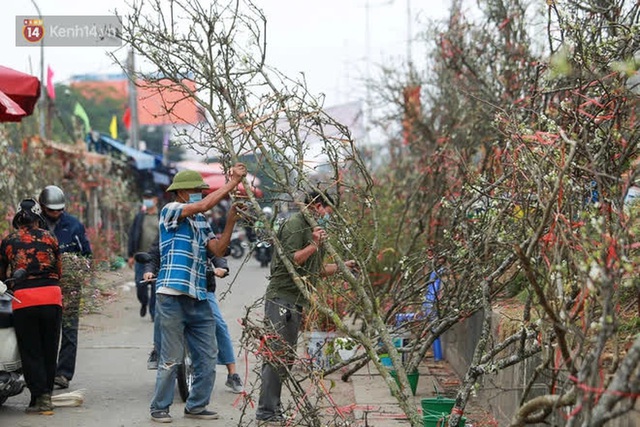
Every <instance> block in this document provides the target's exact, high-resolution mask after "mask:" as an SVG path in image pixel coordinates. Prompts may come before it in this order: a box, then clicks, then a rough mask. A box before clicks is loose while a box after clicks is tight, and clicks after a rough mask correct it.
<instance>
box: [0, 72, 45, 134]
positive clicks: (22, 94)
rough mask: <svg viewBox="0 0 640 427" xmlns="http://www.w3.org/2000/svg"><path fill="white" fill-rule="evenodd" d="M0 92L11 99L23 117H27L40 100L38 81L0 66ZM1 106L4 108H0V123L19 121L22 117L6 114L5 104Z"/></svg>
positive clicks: (30, 76) (35, 78)
mask: <svg viewBox="0 0 640 427" xmlns="http://www.w3.org/2000/svg"><path fill="white" fill-rule="evenodd" d="M0 91H2V92H4V94H5V95H7V97H9V98H11V100H12V101H13V102H15V103H16V104H17V105H18V106H19V107H20V108H21V109H22V110H23V112H24V115H25V116H29V115H31V114H32V113H33V109H34V107H35V105H36V103H37V102H38V99H39V98H40V80H38V78H37V77H34V76H32V75H29V74H25V73H21V72H20V71H16V70H13V69H11V68H7V67H3V66H1V65H0ZM2 105H4V106H5V107H4V108H2V107H0V109H1V110H3V111H0V122H6V121H20V118H21V117H22V116H20V117H16V115H15V114H12V113H7V112H6V111H7V109H8V108H7V107H6V104H5V103H2ZM16 119H17V120H16Z"/></svg>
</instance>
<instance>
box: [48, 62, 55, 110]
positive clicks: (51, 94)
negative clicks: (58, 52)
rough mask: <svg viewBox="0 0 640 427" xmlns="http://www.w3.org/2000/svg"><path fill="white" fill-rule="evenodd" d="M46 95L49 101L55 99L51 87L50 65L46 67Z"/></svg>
mask: <svg viewBox="0 0 640 427" xmlns="http://www.w3.org/2000/svg"><path fill="white" fill-rule="evenodd" d="M47 95H49V99H50V100H52V101H53V100H54V99H56V89H55V87H53V70H52V69H51V65H47Z"/></svg>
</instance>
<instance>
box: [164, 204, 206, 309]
mask: <svg viewBox="0 0 640 427" xmlns="http://www.w3.org/2000/svg"><path fill="white" fill-rule="evenodd" d="M184 206H185V205H184V204H183V203H178V202H172V203H167V204H166V205H165V207H164V208H162V211H161V212H160V271H159V272H158V279H157V281H156V289H159V288H161V287H167V288H170V289H173V290H176V291H178V292H180V293H183V294H186V295H189V296H190V297H192V298H196V299H198V300H206V299H207V243H209V241H210V240H211V239H215V234H213V232H212V231H211V228H210V227H209V223H208V222H207V219H206V217H205V216H204V215H202V214H196V215H194V216H192V217H188V218H183V219H182V220H180V214H181V213H182V208H183V207H184Z"/></svg>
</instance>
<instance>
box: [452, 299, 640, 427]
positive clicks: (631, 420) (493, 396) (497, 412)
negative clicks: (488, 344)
mask: <svg viewBox="0 0 640 427" xmlns="http://www.w3.org/2000/svg"><path fill="white" fill-rule="evenodd" d="M482 319H483V313H482V312H479V313H476V314H474V315H473V316H471V317H470V318H469V319H467V320H466V321H465V322H463V323H461V324H458V325H456V326H455V327H454V328H452V329H451V330H449V331H448V332H447V333H446V334H445V335H444V336H443V337H442V338H441V339H442V347H443V353H444V358H445V360H446V361H447V362H448V363H449V364H450V365H451V367H452V368H453V370H454V371H455V372H456V373H457V374H458V376H459V377H460V378H461V379H463V378H464V376H465V375H466V372H467V369H468V367H469V365H470V364H471V359H472V358H473V352H474V350H475V347H476V344H477V343H478V338H479V337H480V332H481V330H482ZM499 321H500V320H499V318H497V317H496V319H495V321H494V330H495V329H496V328H495V325H498V324H499ZM538 362H539V359H538V358H537V357H534V358H531V359H530V360H529V361H527V362H526V363H522V364H518V365H516V366H513V367H510V368H507V369H504V370H502V371H500V372H497V373H495V374H488V375H485V376H484V378H483V379H482V381H481V383H480V385H481V386H480V390H479V391H478V397H477V399H478V401H477V402H476V403H480V404H481V405H482V406H483V407H484V408H486V409H487V410H488V411H489V412H490V413H492V414H493V416H494V417H495V418H496V419H497V421H498V425H499V426H507V425H509V421H510V420H511V417H512V415H513V413H514V408H516V407H518V406H519V402H520V399H521V397H522V390H523V387H524V385H525V384H526V383H527V382H528V379H529V378H531V376H532V374H533V371H534V369H535V367H536V366H537V365H538ZM541 381H544V379H542V380H541ZM546 389H547V387H546V385H545V384H544V383H542V382H541V383H540V384H539V385H537V386H534V388H533V390H532V392H533V395H534V396H535V395H540V394H543V393H545V392H546ZM547 421H548V422H549V423H551V425H553V426H562V425H564V424H565V422H564V418H563V416H562V413H560V411H556V412H555V413H554V414H553V416H552V418H549V419H548V420H547ZM541 425H542V424H541ZM545 425H547V426H548V425H549V424H545ZM607 426H608V427H637V426H640V414H638V413H637V412H635V413H629V414H628V415H627V416H625V417H621V418H618V419H616V420H613V421H611V422H609V423H607Z"/></svg>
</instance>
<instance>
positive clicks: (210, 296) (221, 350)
mask: <svg viewBox="0 0 640 427" xmlns="http://www.w3.org/2000/svg"><path fill="white" fill-rule="evenodd" d="M207 300H208V301H209V305H210V306H211V310H213V317H214V318H215V319H216V340H217V341H218V365H229V364H231V363H236V357H235V354H233V343H232V342H231V335H230V334H229V327H228V326H227V322H225V321H224V319H223V318H222V313H221V312H220V306H219V305H218V299H217V298H216V294H215V293H214V292H207Z"/></svg>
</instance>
